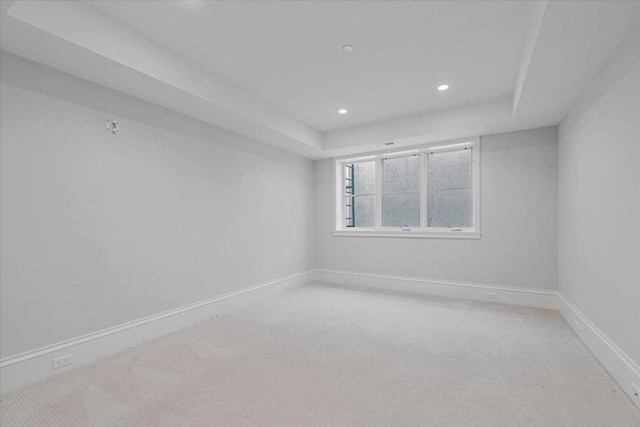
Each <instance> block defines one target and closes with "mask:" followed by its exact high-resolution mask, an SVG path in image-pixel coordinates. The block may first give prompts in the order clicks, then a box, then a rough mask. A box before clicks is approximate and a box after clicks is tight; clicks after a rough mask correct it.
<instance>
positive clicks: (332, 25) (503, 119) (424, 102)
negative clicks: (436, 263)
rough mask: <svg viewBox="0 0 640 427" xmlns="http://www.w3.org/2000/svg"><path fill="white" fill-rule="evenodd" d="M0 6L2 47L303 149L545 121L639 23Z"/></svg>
mask: <svg viewBox="0 0 640 427" xmlns="http://www.w3.org/2000/svg"><path fill="white" fill-rule="evenodd" d="M2 4H3V6H2V22H1V23H2V29H1V35H2V37H1V46H0V47H1V48H2V49H3V50H5V51H9V52H11V53H15V54H17V55H20V56H23V57H26V58H27V59H31V60H34V61H37V62H41V63H43V64H45V65H48V66H51V67H53V68H57V69H60V70H62V71H65V72H68V73H71V74H74V75H77V76H79V77H82V78H85V79H87V80H90V81H94V82H96V83H99V84H102V85H105V86H108V87H111V88H113V89H116V90H120V91H123V92H125V93H129V94H132V95H134V96H137V97H139V98H141V99H144V100H147V101H150V102H153V103H156V104H159V105H162V106H164V107H167V108H171V109H173V110H175V111H178V112H180V113H183V114H187V115H190V116H192V117H195V118H197V119H200V120H203V121H206V122H209V123H212V124H215V125H218V126H222V127H225V128H227V129H229V130H232V131H234V132H238V133H241V134H243V135H246V136H249V137H251V138H255V139H259V140H261V141H263V142H266V143H269V144H272V145H275V146H278V147H281V148H284V149H287V150H289V151H293V152H296V153H297V154H300V155H303V156H306V157H309V158H321V157H327V156H333V155H340V154H347V153H353V152H361V151H363V150H371V149H372V145H374V144H377V143H379V142H383V141H386V140H389V139H394V140H396V141H397V142H400V143H404V144H412V143H419V142H420V143H423V142H428V141H429V140H442V139H453V138H458V137H465V136H471V135H477V134H486V133H496V132H504V131H510V130H517V129H524V128H529V127H537V126H545V125H552V124H557V123H558V122H559V121H560V120H561V119H562V117H563V116H564V115H565V114H566V113H567V111H568V109H569V108H570V106H571V105H572V103H573V102H574V101H575V100H576V98H577V96H578V95H579V94H580V92H581V91H582V90H583V89H584V88H585V87H586V85H588V84H589V82H590V81H591V80H593V79H594V78H595V77H596V75H597V74H598V73H599V72H600V71H601V70H602V69H603V67H604V66H605V65H606V63H607V62H608V61H609V60H610V59H611V58H612V56H613V55H614V54H615V52H616V51H617V50H618V49H619V48H620V46H621V45H622V44H623V42H624V41H625V39H626V38H628V37H629V36H630V35H631V34H634V31H637V28H638V26H639V25H640V2H636V1H592V2H576V1H551V2H547V1H518V2H516V1H513V2H510V1H407V2H403V1H369V2H366V1H306V2H295V1H234V2H226V1H225V2H218V1H205V0H177V1H95V0H94V1H84V2H82V1H55V0H53V1H37V0H35V1H34V0H29V1H27V0H17V1H9V2H6V1H4V0H3V2H2ZM346 44H349V45H353V51H352V52H349V53H345V52H343V51H342V46H343V45H346ZM106 64H109V66H108V67H106V68H105V65H106ZM105 69H108V70H109V71H108V73H107V72H105ZM441 83H447V84H449V85H450V89H449V90H447V91H443V92H441V91H438V90H437V86H438V85H439V84H441ZM340 108H346V109H348V113H347V114H344V115H341V114H338V109H340Z"/></svg>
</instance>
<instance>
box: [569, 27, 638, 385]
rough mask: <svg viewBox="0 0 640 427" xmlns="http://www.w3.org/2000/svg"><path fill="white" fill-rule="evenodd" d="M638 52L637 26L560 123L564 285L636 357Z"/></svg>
mask: <svg viewBox="0 0 640 427" xmlns="http://www.w3.org/2000/svg"><path fill="white" fill-rule="evenodd" d="M639 53H640V33H639V32H637V31H636V32H635V33H634V34H633V35H632V36H631V37H630V39H629V40H628V42H627V43H626V44H625V46H623V48H622V49H621V51H620V52H619V53H618V54H617V56H616V57H615V58H614V59H613V61H612V62H611V64H610V65H609V67H608V68H607V69H606V70H605V71H604V72H603V74H602V75H601V77H600V78H599V79H598V80H597V81H595V82H593V84H592V85H591V86H590V88H589V90H588V91H586V93H585V94H584V95H583V96H582V99H581V100H580V101H579V102H578V103H577V104H576V106H575V107H574V108H573V110H572V111H571V112H570V113H569V114H568V116H567V117H566V118H565V119H564V120H563V121H562V122H561V123H560V126H559V170H560V175H559V242H558V244H559V267H560V268H559V289H560V292H561V293H562V294H564V295H565V296H566V297H567V298H568V299H569V300H570V301H571V302H572V303H573V304H574V305H575V306H576V307H577V308H578V309H579V310H581V311H582V312H583V313H584V315H585V316H586V317H587V318H589V319H590V321H591V322H592V323H593V324H595V326H596V327H597V328H598V329H600V330H601V331H602V332H603V333H604V334H605V335H606V336H607V337H608V338H609V339H610V340H611V341H612V342H613V343H614V344H615V345H617V346H618V347H619V348H620V349H621V350H622V351H623V352H625V353H626V354H627V355H628V356H629V357H630V358H631V359H632V360H633V361H635V363H636V364H640V63H639ZM621 385H622V384H621ZM624 386H625V387H626V386H627V384H626V383H625V384H624Z"/></svg>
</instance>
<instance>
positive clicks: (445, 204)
mask: <svg viewBox="0 0 640 427" xmlns="http://www.w3.org/2000/svg"><path fill="white" fill-rule="evenodd" d="M428 204H429V209H428V211H429V218H428V226H429V227H445V228H457V227H472V226H473V220H472V212H473V208H472V203H471V189H469V188H462V189H451V190H436V191H430V192H429V200H428Z"/></svg>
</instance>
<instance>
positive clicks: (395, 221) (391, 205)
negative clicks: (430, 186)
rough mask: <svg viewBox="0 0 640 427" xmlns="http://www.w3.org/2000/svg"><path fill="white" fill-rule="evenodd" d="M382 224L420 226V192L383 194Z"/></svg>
mask: <svg viewBox="0 0 640 427" xmlns="http://www.w3.org/2000/svg"><path fill="white" fill-rule="evenodd" d="M382 225H383V226H385V227H404V226H407V227H419V226H420V193H418V192H416V193H397V194H385V195H383V196H382Z"/></svg>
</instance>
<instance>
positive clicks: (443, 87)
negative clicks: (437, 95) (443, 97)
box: [438, 85, 449, 90]
mask: <svg viewBox="0 0 640 427" xmlns="http://www.w3.org/2000/svg"><path fill="white" fill-rule="evenodd" d="M447 89H449V85H440V86H438V90H447Z"/></svg>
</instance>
